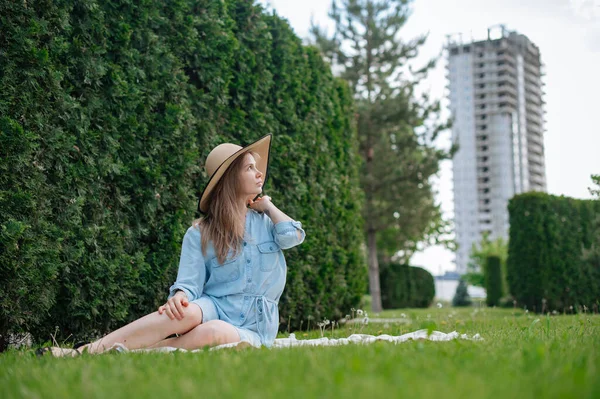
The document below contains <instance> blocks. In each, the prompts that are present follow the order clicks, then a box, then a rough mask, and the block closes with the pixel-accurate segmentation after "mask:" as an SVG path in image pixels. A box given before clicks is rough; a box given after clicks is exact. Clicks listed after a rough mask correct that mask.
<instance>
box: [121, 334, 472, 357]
mask: <svg viewBox="0 0 600 399" xmlns="http://www.w3.org/2000/svg"><path fill="white" fill-rule="evenodd" d="M454 339H463V340H470V341H481V340H483V338H482V337H481V336H480V335H479V334H475V335H473V336H469V335H467V334H459V333H457V332H456V331H453V332H451V333H443V332H440V331H431V332H429V331H428V330H426V329H423V330H418V331H414V332H411V333H407V334H403V335H396V336H394V335H387V334H382V335H367V334H352V335H350V336H349V337H348V338H327V337H322V338H314V339H297V338H296V335H295V334H290V336H289V337H288V338H277V339H276V340H275V342H274V343H273V346H272V348H292V347H298V346H338V345H348V344H371V343H373V342H377V341H385V342H391V343H394V344H399V343H402V342H406V341H409V340H429V341H452V340H454ZM247 347H251V345H250V343H249V342H245V341H241V342H234V343H231V344H224V345H219V346H215V347H212V348H210V350H221V349H226V348H234V349H243V348H247ZM111 350H113V351H118V352H173V351H182V352H199V351H203V349H194V350H192V351H188V350H186V349H181V348H173V347H162V348H151V349H134V350H131V351H130V350H129V349H127V348H126V347H125V346H124V345H122V344H119V343H116V344H115V345H113V346H112V347H111Z"/></svg>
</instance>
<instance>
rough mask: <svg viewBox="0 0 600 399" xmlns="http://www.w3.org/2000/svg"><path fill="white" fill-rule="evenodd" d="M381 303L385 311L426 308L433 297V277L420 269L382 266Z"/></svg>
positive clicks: (395, 265) (390, 265)
mask: <svg viewBox="0 0 600 399" xmlns="http://www.w3.org/2000/svg"><path fill="white" fill-rule="evenodd" d="M380 276H381V277H380V281H381V301H382V305H383V307H384V308H385V309H397V308H408V307H411V308H427V307H429V306H430V305H431V303H432V301H433V298H434V296H435V283H434V280H433V276H432V275H431V273H429V272H428V271H427V270H425V269H423V268H420V267H413V266H407V265H398V264H388V265H383V268H382V271H381V274H380Z"/></svg>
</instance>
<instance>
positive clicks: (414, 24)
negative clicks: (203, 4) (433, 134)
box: [260, 0, 600, 274]
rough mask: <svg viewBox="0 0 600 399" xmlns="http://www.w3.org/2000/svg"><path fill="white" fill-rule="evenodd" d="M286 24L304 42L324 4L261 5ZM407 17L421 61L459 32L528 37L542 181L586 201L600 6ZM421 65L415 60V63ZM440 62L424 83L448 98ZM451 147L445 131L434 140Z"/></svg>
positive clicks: (575, 2)
mask: <svg viewBox="0 0 600 399" xmlns="http://www.w3.org/2000/svg"><path fill="white" fill-rule="evenodd" d="M260 3H262V4H268V5H270V7H271V8H273V9H275V10H276V11H277V13H278V14H279V15H280V16H282V17H284V18H286V19H288V21H289V22H290V25H291V26H292V28H293V29H294V30H295V32H296V34H297V35H298V36H300V37H302V38H306V37H307V35H308V29H309V26H310V19H311V17H312V18H314V20H315V22H316V23H318V24H319V25H321V26H329V27H330V32H333V30H332V29H333V25H332V23H331V20H330V19H329V18H328V17H327V12H328V10H329V8H330V5H331V1H330V0H302V1H296V0H262V1H260ZM412 9H413V14H412V15H411V17H410V18H409V19H408V22H407V24H406V25H405V27H404V28H403V29H402V30H401V31H400V35H401V37H402V38H403V39H406V40H408V39H411V38H414V37H415V36H417V35H419V34H422V33H427V32H429V38H428V41H427V43H426V44H425V45H424V46H423V48H422V50H421V54H420V57H422V58H421V59H422V60H423V62H424V61H425V60H427V59H429V58H432V57H434V56H435V55H437V54H440V52H441V50H442V47H443V45H444V43H445V41H446V35H447V34H451V33H462V34H463V40H470V38H471V37H472V38H473V39H475V40H480V39H484V38H485V37H486V35H487V28H488V27H490V26H493V25H498V24H504V25H506V28H507V29H509V30H515V31H517V32H519V33H522V34H524V35H526V36H527V37H529V39H530V40H531V41H532V42H534V43H535V44H536V45H537V46H538V47H539V48H540V52H541V57H542V63H543V64H544V65H545V72H546V76H545V77H544V78H543V81H544V83H545V84H546V86H545V91H546V95H545V97H544V100H545V101H546V106H545V111H546V125H545V129H546V133H545V138H544V145H545V152H546V177H547V182H548V192H549V193H551V194H556V195H566V196H569V197H575V198H590V194H589V192H588V190H587V188H588V187H590V185H591V179H590V175H592V174H600V126H598V124H599V117H600V102H599V101H598V94H599V93H600V0H504V1H499V2H488V1H481V0H454V1H448V0H416V1H414V2H413V4H412ZM416 62H417V63H418V62H419V61H418V60H417V61H416ZM445 66H446V61H445V59H441V60H440V62H439V63H438V65H437V67H436V69H435V70H434V71H432V73H430V75H429V77H428V79H427V81H426V82H424V84H423V89H424V90H428V91H429V92H430V93H431V94H432V95H433V96H435V97H437V98H440V99H443V101H444V102H443V104H445V105H447V99H446V97H447V96H446V94H447V93H446V89H445V85H446V83H447V82H446V79H445V76H444V74H445ZM449 144H450V132H448V133H447V134H446V135H445V136H444V137H442V138H441V139H440V140H439V143H438V145H439V146H440V147H445V148H447V147H448V146H449ZM436 187H437V189H438V195H437V198H438V201H440V202H441V204H442V209H443V210H444V214H445V216H446V217H448V218H451V217H452V209H453V204H452V171H451V163H450V162H449V161H448V162H446V163H445V164H443V165H442V171H441V173H440V176H439V179H437V181H436ZM453 257H454V255H453V254H452V253H451V252H450V251H447V250H445V249H443V248H439V247H432V248H429V249H427V250H425V251H423V252H421V253H418V254H416V255H415V256H414V258H413V260H412V262H411V263H412V264H413V265H418V266H423V267H425V268H426V269H428V270H429V271H431V272H432V273H434V274H443V272H444V271H446V270H454V264H453V263H452V260H453Z"/></svg>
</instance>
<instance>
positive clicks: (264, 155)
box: [198, 134, 273, 214]
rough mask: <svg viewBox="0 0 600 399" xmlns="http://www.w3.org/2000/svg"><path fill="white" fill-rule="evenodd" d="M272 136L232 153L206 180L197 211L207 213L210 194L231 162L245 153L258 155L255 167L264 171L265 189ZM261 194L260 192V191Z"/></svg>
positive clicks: (262, 138)
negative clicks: (251, 152)
mask: <svg viewBox="0 0 600 399" xmlns="http://www.w3.org/2000/svg"><path fill="white" fill-rule="evenodd" d="M272 136H273V135H272V134H267V135H266V136H264V137H261V138H260V139H258V140H256V141H255V142H253V143H251V144H248V145H247V146H245V147H242V148H241V149H239V150H238V151H236V152H235V153H233V154H232V155H231V156H230V157H229V158H227V159H226V160H225V161H223V163H222V164H221V165H219V167H218V168H217V170H215V173H213V175H212V176H211V177H210V178H209V179H208V183H207V184H206V186H205V187H204V190H203V191H202V194H201V195H200V200H199V201H198V211H199V212H200V213H202V214H206V212H207V211H208V205H209V202H210V201H209V200H210V194H211V193H212V192H213V190H214V189H215V187H216V186H217V184H218V183H219V181H221V177H223V175H224V174H225V171H226V170H227V169H228V168H229V166H231V164H232V163H233V161H235V160H236V159H237V158H238V157H239V156H240V155H242V154H244V153H245V152H247V151H253V152H256V153H258V155H259V156H260V158H259V159H258V160H256V167H257V168H258V170H260V171H264V178H263V185H262V188H264V187H265V184H266V183H267V178H268V177H269V157H270V155H271V138H272ZM261 193H262V190H261ZM259 196H260V194H258V195H257V196H256V197H254V199H255V200H256V199H257V198H258V197H259Z"/></svg>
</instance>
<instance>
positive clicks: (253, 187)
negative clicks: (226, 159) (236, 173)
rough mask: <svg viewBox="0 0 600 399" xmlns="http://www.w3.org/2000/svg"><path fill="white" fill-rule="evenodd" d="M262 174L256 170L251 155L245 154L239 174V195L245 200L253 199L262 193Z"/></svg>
mask: <svg viewBox="0 0 600 399" xmlns="http://www.w3.org/2000/svg"><path fill="white" fill-rule="evenodd" d="M262 185H263V173H262V171H260V170H258V169H256V161H255V160H254V157H253V156H252V154H246V156H245V158H244V162H242V170H241V172H240V193H241V195H242V196H243V197H244V198H245V199H246V200H248V199H254V197H256V196H257V195H258V194H260V193H261V192H262Z"/></svg>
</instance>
